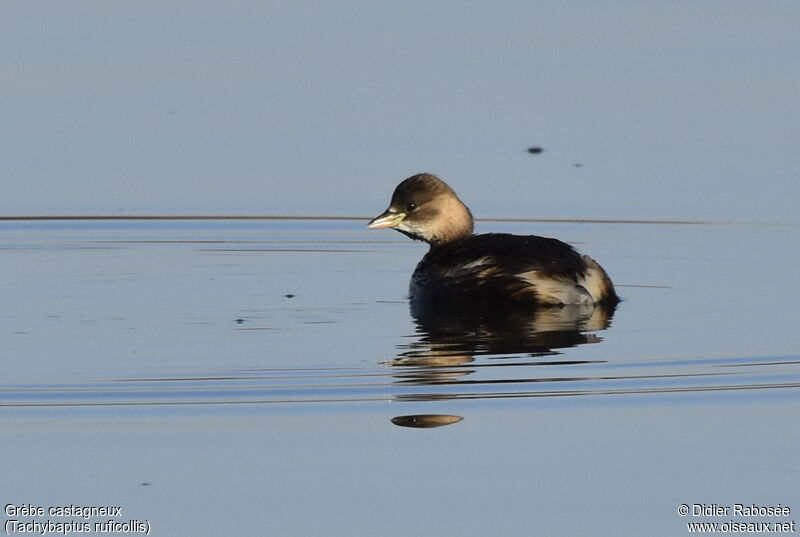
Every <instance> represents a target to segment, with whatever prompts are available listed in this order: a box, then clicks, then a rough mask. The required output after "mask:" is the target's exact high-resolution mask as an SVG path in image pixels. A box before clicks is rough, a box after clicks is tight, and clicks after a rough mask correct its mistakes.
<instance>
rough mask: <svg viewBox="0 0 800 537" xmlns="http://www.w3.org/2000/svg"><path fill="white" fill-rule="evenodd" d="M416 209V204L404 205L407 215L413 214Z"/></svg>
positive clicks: (411, 202) (410, 202)
mask: <svg viewBox="0 0 800 537" xmlns="http://www.w3.org/2000/svg"><path fill="white" fill-rule="evenodd" d="M416 208H417V204H416V203H414V202H413V201H409V202H408V205H406V211H408V212H409V213H410V212H413V211H414V210H415V209H416Z"/></svg>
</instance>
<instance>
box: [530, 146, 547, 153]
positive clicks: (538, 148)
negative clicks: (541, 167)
mask: <svg viewBox="0 0 800 537" xmlns="http://www.w3.org/2000/svg"><path fill="white" fill-rule="evenodd" d="M542 151H544V149H542V148H541V147H536V146H534V147H529V148H528V153H530V154H531V155H538V154H539V153H541V152H542Z"/></svg>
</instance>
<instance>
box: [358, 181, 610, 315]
mask: <svg viewBox="0 0 800 537" xmlns="http://www.w3.org/2000/svg"><path fill="white" fill-rule="evenodd" d="M368 226H369V227H370V228H372V229H379V228H389V227H390V228H394V229H396V230H397V231H399V232H401V233H403V234H405V235H407V236H409V237H411V238H412V239H414V240H422V241H425V242H427V243H428V244H429V245H430V250H429V251H428V253H427V254H425V257H423V258H422V261H420V262H419V264H418V265H417V268H416V270H415V271H414V275H413V276H412V277H411V284H410V286H409V294H410V297H411V300H412V301H425V302H426V303H430V304H441V303H463V304H476V303H477V304H486V305H514V304H517V305H526V304H527V305H531V306H535V305H548V306H551V305H552V306H555V305H566V304H580V305H591V304H602V305H605V306H609V307H613V306H614V305H616V304H617V303H618V302H619V298H618V297H617V294H616V292H615V291H614V285H613V284H612V283H611V280H610V279H609V277H608V275H607V274H606V272H605V270H603V268H602V267H601V266H600V265H599V264H598V263H597V262H596V261H595V260H594V259H592V258H591V257H589V256H586V255H581V254H579V253H578V252H576V251H575V249H574V248H572V246H570V245H568V244H566V243H563V242H561V241H559V240H556V239H548V238H544V237H537V236H535V235H511V234H508V233H485V234H480V235H475V234H473V232H472V229H473V220H472V213H471V212H470V210H469V209H468V208H467V206H466V205H464V204H463V203H462V202H461V200H460V199H458V196H456V193H455V192H454V191H453V189H452V188H450V187H449V186H448V185H447V184H446V183H445V182H444V181H442V180H441V179H439V178H438V177H436V176H435V175H431V174H428V173H420V174H418V175H415V176H413V177H409V178H408V179H406V180H405V181H403V182H402V183H400V184H399V185H398V186H397V188H396V189H395V191H394V194H392V201H391V204H390V205H389V208H388V209H387V210H386V211H385V212H384V213H383V214H381V215H380V216H378V217H377V218H375V219H373V220H372V221H371V222H370V223H369V224H368Z"/></svg>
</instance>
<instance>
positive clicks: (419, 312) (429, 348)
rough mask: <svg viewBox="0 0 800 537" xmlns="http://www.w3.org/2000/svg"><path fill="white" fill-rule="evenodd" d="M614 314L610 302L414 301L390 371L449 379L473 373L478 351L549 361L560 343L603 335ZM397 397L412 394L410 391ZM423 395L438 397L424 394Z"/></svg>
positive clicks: (424, 380)
mask: <svg viewBox="0 0 800 537" xmlns="http://www.w3.org/2000/svg"><path fill="white" fill-rule="evenodd" d="M613 314H614V308H613V307H602V306H599V305H598V306H594V305H587V306H579V305H569V306H563V307H547V308H538V309H534V310H528V311H521V310H514V311H502V312H500V311H496V310H494V311H486V310H482V311H471V310H469V309H460V310H456V309H454V308H434V307H429V306H423V305H420V304H414V303H412V304H411V315H412V316H413V317H414V319H415V322H416V325H417V334H416V337H417V339H416V340H415V341H414V342H412V343H410V344H407V345H405V346H404V347H405V350H403V351H402V352H401V353H400V354H399V355H398V356H397V357H396V358H395V359H394V360H392V361H391V362H390V364H391V365H393V366H397V367H398V370H397V372H396V373H395V374H394V377H395V378H396V379H397V382H400V383H403V384H442V383H444V384H446V383H449V382H452V381H454V380H455V379H456V378H458V377H462V376H465V375H469V374H471V373H473V372H474V369H475V368H477V367H479V366H480V365H481V364H479V363H476V362H475V358H476V356H481V355H485V356H487V357H489V358H491V359H492V360H493V361H492V363H491V365H493V366H497V365H502V363H500V362H498V361H497V359H502V358H514V360H513V365H522V364H520V362H519V358H520V357H528V358H531V357H533V358H535V359H536V362H534V363H532V364H531V365H535V364H547V363H548V361H542V360H541V358H542V357H545V356H552V355H557V354H560V351H559V349H564V348H567V347H575V346H577V345H584V344H587V343H599V342H600V341H602V338H601V337H599V336H598V335H597V334H595V333H594V332H597V331H601V330H605V329H606V328H608V327H609V325H610V324H611V318H612V316H613ZM528 362H530V361H528ZM558 363H559V364H567V363H576V362H569V361H564V360H560V361H558ZM484 365H485V364H484ZM509 365H512V364H510V363H509ZM401 397H402V398H414V396H411V395H410V394H408V395H406V396H401ZM423 398H424V399H428V400H430V399H433V398H436V397H435V396H433V394H428V395H427V396H424V397H423Z"/></svg>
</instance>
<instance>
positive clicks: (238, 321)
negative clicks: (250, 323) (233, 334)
mask: <svg viewBox="0 0 800 537" xmlns="http://www.w3.org/2000/svg"><path fill="white" fill-rule="evenodd" d="M233 322H235V323H236V324H242V323H243V322H244V319H236V320H235V321H233Z"/></svg>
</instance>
